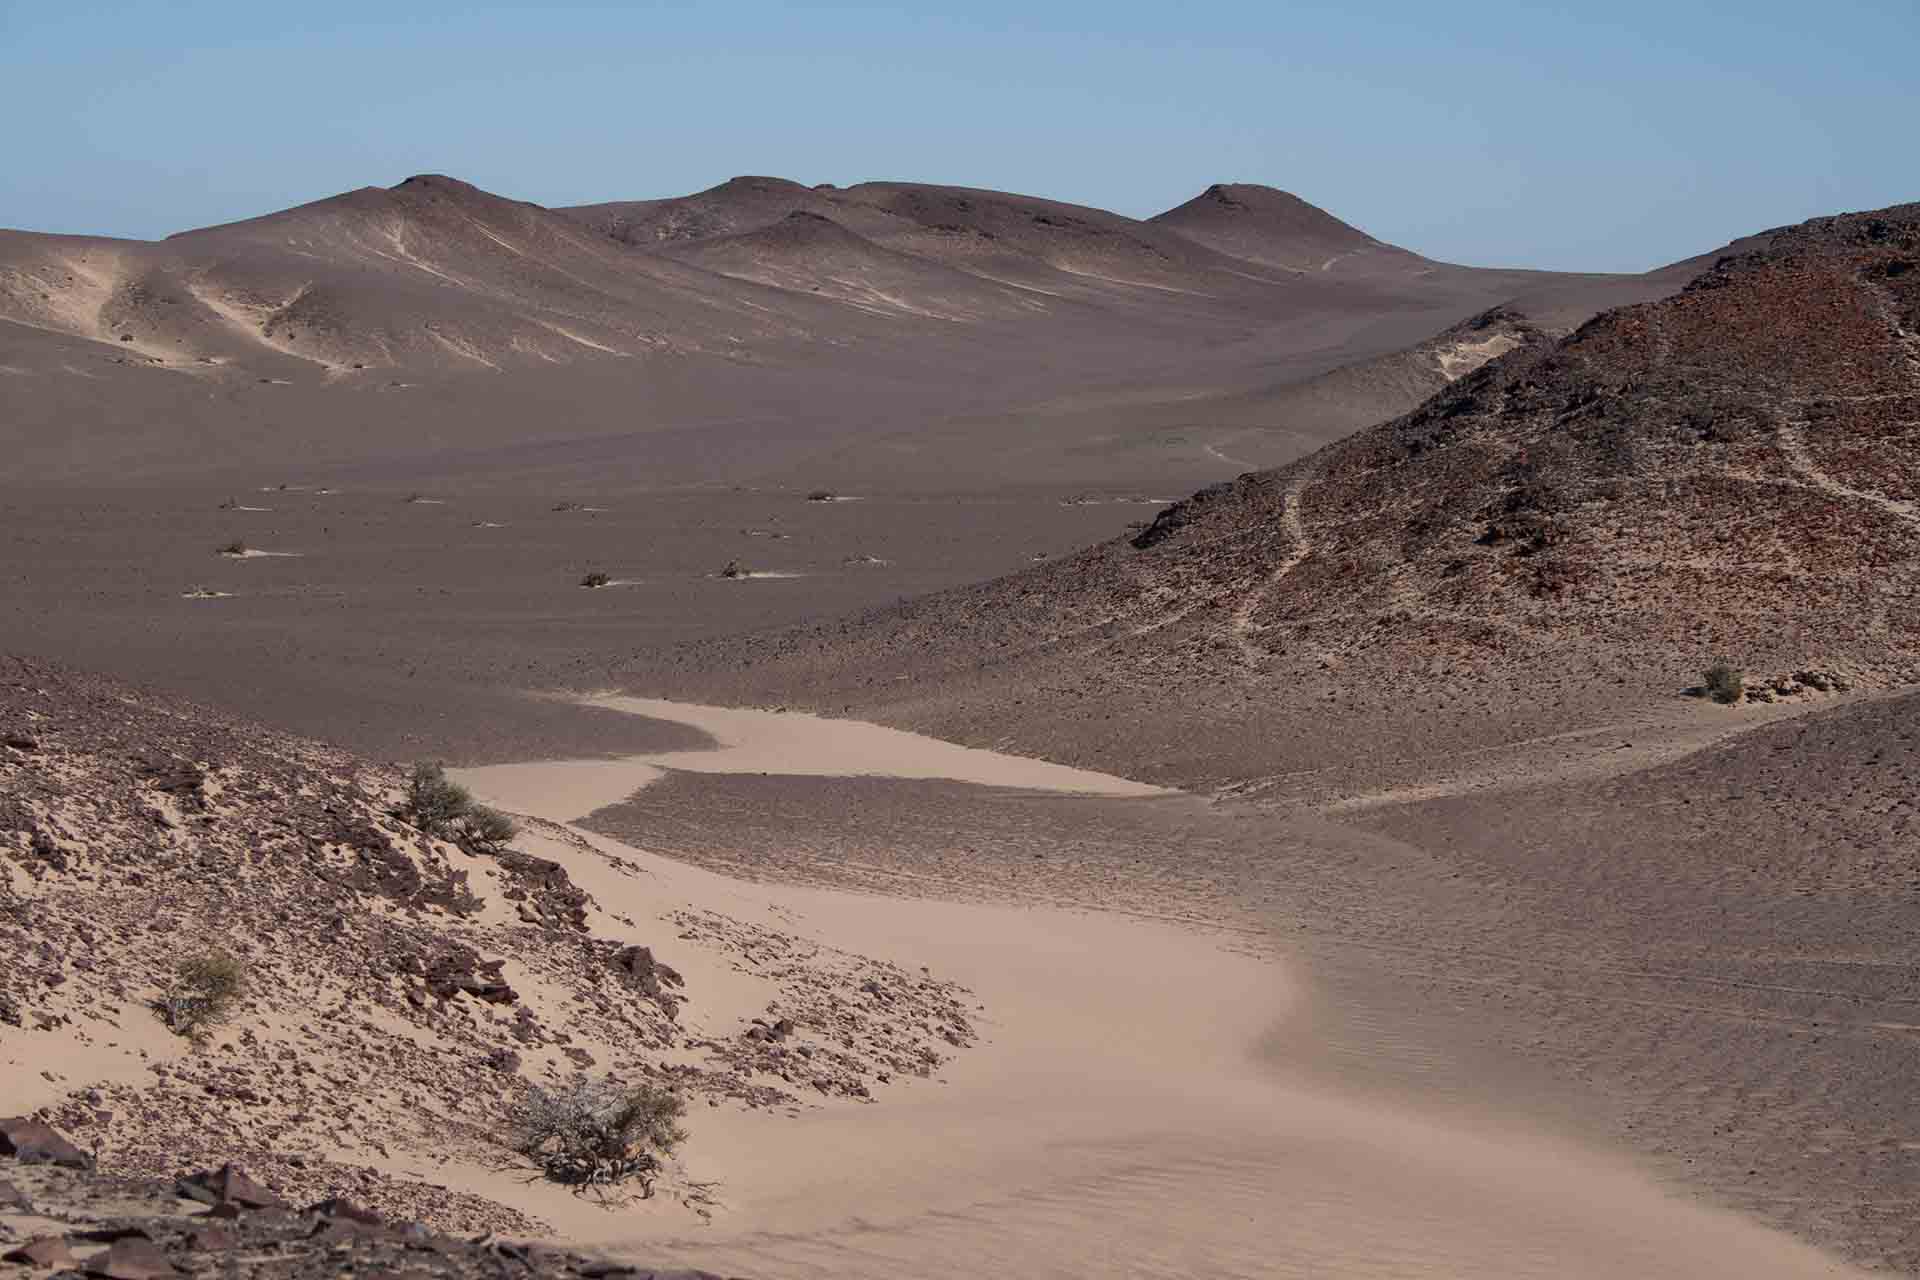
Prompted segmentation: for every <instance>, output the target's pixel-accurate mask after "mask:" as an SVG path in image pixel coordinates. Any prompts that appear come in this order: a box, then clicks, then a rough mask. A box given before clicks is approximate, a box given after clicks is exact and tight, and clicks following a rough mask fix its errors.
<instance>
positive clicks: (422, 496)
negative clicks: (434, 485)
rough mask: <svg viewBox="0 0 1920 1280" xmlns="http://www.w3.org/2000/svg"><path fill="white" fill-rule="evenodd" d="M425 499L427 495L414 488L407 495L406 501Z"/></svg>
mask: <svg viewBox="0 0 1920 1280" xmlns="http://www.w3.org/2000/svg"><path fill="white" fill-rule="evenodd" d="M426 500H427V495H426V494H424V493H421V492H420V491H419V490H418V489H415V490H414V491H413V492H412V493H410V494H408V495H407V501H408V502H425V501H426Z"/></svg>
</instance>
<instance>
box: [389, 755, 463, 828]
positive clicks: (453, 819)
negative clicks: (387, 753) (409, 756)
mask: <svg viewBox="0 0 1920 1280" xmlns="http://www.w3.org/2000/svg"><path fill="white" fill-rule="evenodd" d="M404 811H405V813H406V816H407V818H408V819H409V820H410V821H411V822H412V823H413V825H414V826H416V827H418V828H420V829H421V830H422V831H424V832H426V833H427V834H428V835H430V836H451V835H454V834H455V833H456V828H457V827H458V826H459V825H460V824H461V823H462V821H463V820H464V819H466V818H467V817H468V816H469V815H470V814H472V812H473V796H472V794H471V793H470V792H469V791H468V790H467V789H466V788H465V787H463V786H461V785H460V784H459V783H457V782H453V781H451V780H449V779H448V777H447V771H446V770H445V769H444V768H442V767H441V766H440V765H437V764H429V763H426V762H424V761H423V762H422V763H420V764H416V765H414V766H413V772H412V773H410V774H408V775H407V801H406V805H405V810H404Z"/></svg>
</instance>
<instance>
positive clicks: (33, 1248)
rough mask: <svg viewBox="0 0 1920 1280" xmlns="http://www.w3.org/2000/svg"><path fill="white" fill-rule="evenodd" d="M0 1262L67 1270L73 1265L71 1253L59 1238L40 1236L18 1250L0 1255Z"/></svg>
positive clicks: (10, 1250) (64, 1242) (65, 1243)
mask: <svg viewBox="0 0 1920 1280" xmlns="http://www.w3.org/2000/svg"><path fill="white" fill-rule="evenodd" d="M0 1262H19V1263H23V1264H25V1265H26V1266H29V1267H58V1268H62V1269H64V1268H67V1267H71V1266H72V1265H73V1251H72V1250H71V1249H69V1248H67V1242H66V1241H65V1240H63V1239H61V1238H60V1237H59V1236H41V1237H39V1238H38V1239H35V1240H29V1241H27V1242H26V1243H25V1244H23V1245H21V1246H20V1247H19V1248H18V1249H9V1250H8V1251H7V1252H5V1253H0Z"/></svg>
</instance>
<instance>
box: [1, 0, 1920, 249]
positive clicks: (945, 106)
mask: <svg viewBox="0 0 1920 1280" xmlns="http://www.w3.org/2000/svg"><path fill="white" fill-rule="evenodd" d="M0 119H4V120H5V121H6V124H7V128H6V146H5V160H4V164H0V226H10V227H24V228H29V229H34V230H49V231H73V232H88V233H93V234H107V235H123V236H138V237H155V236H160V235H164V234H166V233H168V232H171V231H177V230H182V229H185V228H187V227H192V226H201V225H205V224H208V223H213V222H220V221H228V220H231V219H234V218H240V217H246V216H250V215H253V214H256V213H264V212H268V211H270V210H272V209H276V208H282V207H285V206H287V205H290V204H297V203H300V202H302V201H306V200H311V199H317V198H319V197H322V196H326V195H330V194H333V193H334V192H337V191H341V190H345V189H348V188H352V187H360V186H367V185H371V184H378V185H391V184H392V183H395V182H398V181H400V180H401V179H403V178H405V177H407V176H408V175H410V174H413V173H420V172H438V173H448V174H452V175H454V176H456V177H460V178H464V179H466V180H468V181H470V182H474V183H477V184H478V185H480V186H482V187H485V188H487V189H488V190H491V191H495V192H498V193H500V194H502V195H509V196H514V197H517V198H520V199H526V200H534V201H538V202H540V203H542V204H573V203H584V202H588V201H596V200H615V199H638V198H644V197H650V196H658V195H673V194H681V193H684V192H688V191H694V190H698V189H700V188H703V187H707V186H711V185H713V184H714V183H716V182H719V181H722V180H724V179H726V178H728V177H731V176H733V175H735V174H741V173H766V174H777V175H780V176H782V177H790V178H794V179H797V180H799V181H803V182H809V183H812V182H835V183H843V184H845V183H853V182H858V181H861V180H865V179H898V180H917V181H930V182H945V183H956V184H962V185H967V186H980V187H997V188H1001V189H1005V190H1013V191H1021V192H1026V193H1029V194H1034V195H1046V196H1051V197H1054V198H1056V199H1062V200H1071V201H1076V202H1079V203H1084V204H1093V205H1099V206H1102V207H1105V208H1109V209H1113V210H1116V211H1119V212H1122V213H1127V214H1132V215H1135V216H1145V215H1148V214H1152V213H1156V212H1158V211H1160V210H1162V209H1165V208H1168V207H1170V206H1172V205H1175V204H1178V203H1180V202H1181V201H1183V200H1185V199H1187V198H1188V197H1189V196H1191V195H1193V194H1195V193H1197V192H1198V191H1200V190H1201V189H1203V188H1204V187H1206V186H1207V184H1209V183H1211V182H1219V181H1233V182H1260V183H1267V184H1270V185H1273V186H1277V187H1283V188H1285V189H1287V190H1289V191H1292V192H1294V193H1295V194H1297V195H1300V196H1302V197H1303V198H1305V199H1307V200H1310V201H1313V202H1314V203H1316V204H1319V205H1321V206H1322V207H1324V208H1326V209H1328V210H1330V211H1332V212H1333V213H1335V214H1337V215H1339V216H1340V217H1343V218H1345V219H1347V220H1348V221H1349V222H1353V223H1355V224H1356V225H1358V226H1360V227H1362V228H1364V229H1366V230H1367V231H1369V232H1371V233H1372V234H1374V235H1377V236H1379V237H1381V238H1382V239H1386V240H1391V241H1394V242H1396V243H1400V244H1403V245H1406V246H1407V247H1409V248H1412V249H1416V250H1419V251H1420V252H1423V253H1427V254H1430V255H1432V256H1435V257H1439V258H1444V259H1449V260H1452V261H1458V262H1470V263H1476V264H1487V265H1496V264H1500V265H1508V264H1510V265H1524V266H1542V267H1558V268H1567V269H1583V268H1584V269H1592V270H1626V269H1631V270H1638V269H1642V268H1646V267H1650V266H1653V265H1656V264H1660V263H1664V262H1668V261H1671V260H1674V259H1677V258H1680V257H1685V256H1688V255H1690V254H1693V253H1697V252H1701V251H1704V250H1707V249H1710V248H1713V247H1715V246H1717V245H1719V244H1721V243H1723V242H1725V241H1727V240H1729V239H1732V238H1733V237H1735V236H1738V235H1743V234H1746V233H1748V232H1752V231H1756V230H1760V229H1762V228H1765V227H1769V226H1776V225H1779V224H1781V223H1785V222H1792V221H1798V220H1799V219H1802V218H1806V217H1809V216H1812V215H1815V214H1819V213H1829V212H1836V211H1839V210H1843V209H1861V208H1870V207H1877V206H1881V205H1886V204H1893V203H1897V202H1900V201H1905V200H1915V199H1920V0H1818V2H1817V3H1815V2H1810V0H1737V2H1736V0H1657V2H1655V0H1588V2H1585V3H1578V4H1574V3H1564V4H1562V3H1552V2H1551V0H1545V2H1541V3H1523V2H1519V0H1478V2H1476V0H1458V2H1456V3H1452V4H1447V3H1435V2H1433V0H1418V2H1415V0H1343V2H1340V3H1329V4H1320V3H1306V4H1293V3H1286V2H1284V0H1184V2H1182V0H1155V2H1154V3H1139V2H1137V0H1136V2H1132V3H1129V0H937V2H935V0H893V2H891V3H873V4H858V3H854V4H799V3H776V2H773V0H731V2H729V3H712V4H698V3H651V4H649V3H632V4H579V3H566V2H564V0H562V2H560V3H555V4H550V5H544V6H534V5H524V4H522V5H508V4H496V3H488V2H486V0H468V2H466V3H441V2H440V0H413V2H411V3H409V2H408V0H388V2H386V3H367V2H365V0H334V2H333V3H326V2H325V0H309V2H307V3H301V4H287V3H276V2H275V0H247V2H244V3H243V2H240V0H174V2H171V3H154V2H151V0H134V2H130V3H121V4H101V3H91V2H90V0H65V2H63V3H48V2H47V0H34V2H32V3H28V2H27V0H0Z"/></svg>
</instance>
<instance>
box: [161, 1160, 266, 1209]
mask: <svg viewBox="0 0 1920 1280" xmlns="http://www.w3.org/2000/svg"><path fill="white" fill-rule="evenodd" d="M176 1189H177V1190H178V1191H179V1193H180V1194H181V1195H183V1196H185V1197H187V1198H188V1199H189V1200H198V1201H199V1202H200V1203H201V1204H205V1205H216V1206H217V1205H232V1206H233V1207H234V1208H236V1209H285V1208H287V1202H286V1201H285V1200H282V1199H281V1198H280V1197H279V1196H276V1195H275V1194H273V1192H271V1191H269V1190H267V1189H266V1188H265V1187H263V1186H261V1185H260V1184H259V1183H257V1182H255V1181H254V1180H253V1179H252V1178H250V1177H248V1176H247V1171H246V1170H245V1169H242V1168H241V1167H240V1166H239V1165H236V1164H224V1165H221V1166H220V1167H219V1168H218V1169H210V1170H203V1171H202V1172H200V1173H195V1174H189V1175H188V1176H187V1177H184V1178H182V1179H180V1182H179V1185H178V1187H177V1188H176Z"/></svg>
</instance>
